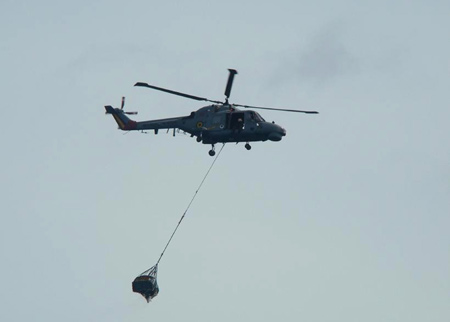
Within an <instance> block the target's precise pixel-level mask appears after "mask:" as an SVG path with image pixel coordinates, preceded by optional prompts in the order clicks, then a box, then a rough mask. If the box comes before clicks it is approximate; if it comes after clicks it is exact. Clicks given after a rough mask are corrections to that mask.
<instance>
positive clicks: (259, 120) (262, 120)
mask: <svg viewBox="0 0 450 322" xmlns="http://www.w3.org/2000/svg"><path fill="white" fill-rule="evenodd" d="M252 113H254V114H255V115H254V117H253V115H252V118H254V119H255V121H256V122H265V121H266V120H265V119H263V118H262V116H261V115H259V114H258V113H256V112H252Z"/></svg>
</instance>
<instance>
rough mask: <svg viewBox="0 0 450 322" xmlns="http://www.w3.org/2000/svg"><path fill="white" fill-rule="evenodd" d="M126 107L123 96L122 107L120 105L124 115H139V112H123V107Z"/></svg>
mask: <svg viewBox="0 0 450 322" xmlns="http://www.w3.org/2000/svg"><path fill="white" fill-rule="evenodd" d="M124 106H125V96H122V103H121V105H120V109H121V110H122V112H123V113H124V114H127V115H137V113H138V112H136V111H134V112H125V111H124V110H123V107H124Z"/></svg>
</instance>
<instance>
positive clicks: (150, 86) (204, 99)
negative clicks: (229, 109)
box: [134, 82, 222, 104]
mask: <svg viewBox="0 0 450 322" xmlns="http://www.w3.org/2000/svg"><path fill="white" fill-rule="evenodd" d="M134 86H140V87H148V88H152V89H156V90H158V91H162V92H166V93H169V94H173V95H178V96H182V97H186V98H190V99H193V100H196V101H207V102H212V103H217V104H222V102H219V101H213V100H210V99H207V98H205V97H200V96H194V95H189V94H185V93H181V92H177V91H172V90H170V89H165V88H162V87H157V86H153V85H149V84H147V83H142V82H137V83H136V84H134Z"/></svg>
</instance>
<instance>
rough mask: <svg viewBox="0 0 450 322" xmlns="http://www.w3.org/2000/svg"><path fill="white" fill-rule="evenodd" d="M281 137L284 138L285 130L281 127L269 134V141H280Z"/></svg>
mask: <svg viewBox="0 0 450 322" xmlns="http://www.w3.org/2000/svg"><path fill="white" fill-rule="evenodd" d="M283 136H286V130H285V129H283V128H282V127H281V126H277V127H276V128H275V129H274V131H273V132H271V133H270V134H269V140H270V141H281V139H282V138H283Z"/></svg>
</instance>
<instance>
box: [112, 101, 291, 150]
mask: <svg viewBox="0 0 450 322" xmlns="http://www.w3.org/2000/svg"><path fill="white" fill-rule="evenodd" d="M105 108H106V112H107V113H108V114H113V116H114V118H115V119H116V121H117V123H118V124H119V128H120V129H121V130H124V131H133V130H135V131H145V130H154V131H155V133H156V134H157V133H158V130H160V129H180V130H182V131H184V132H186V133H189V134H191V136H196V137H197V141H198V142H202V143H204V144H216V143H228V142H256V141H267V140H270V141H280V140H281V139H282V138H283V136H285V135H286V130H285V129H283V128H282V127H281V126H280V125H278V124H275V123H273V122H272V123H270V122H266V121H265V120H264V119H263V118H262V117H261V116H260V115H259V114H258V113H257V112H255V111H252V110H245V111H243V110H239V109H237V108H235V107H233V105H228V104H217V105H208V106H205V107H202V108H200V109H199V110H197V111H195V112H192V113H191V114H190V115H188V116H181V117H173V118H166V119H159V120H149V121H142V122H135V121H133V120H130V119H128V117H127V116H125V115H124V113H123V111H122V110H121V109H118V108H116V109H114V108H112V107H110V106H107V107H105Z"/></svg>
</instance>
